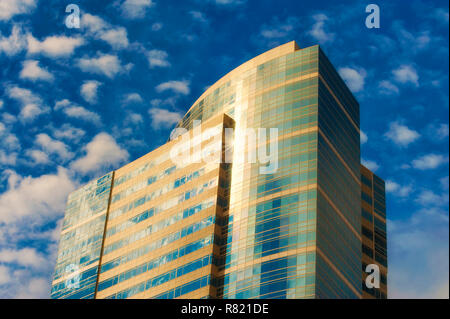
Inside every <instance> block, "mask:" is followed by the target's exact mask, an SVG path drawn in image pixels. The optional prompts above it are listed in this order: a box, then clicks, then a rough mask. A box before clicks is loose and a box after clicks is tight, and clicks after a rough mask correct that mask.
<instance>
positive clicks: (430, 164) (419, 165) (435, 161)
mask: <svg viewBox="0 0 450 319" xmlns="http://www.w3.org/2000/svg"><path fill="white" fill-rule="evenodd" d="M445 163H448V156H444V155H441V154H427V155H423V156H420V157H418V158H416V159H415V160H413V161H412V166H413V167H414V168H416V169H419V170H428V169H435V168H437V167H439V166H441V165H443V164H445Z"/></svg>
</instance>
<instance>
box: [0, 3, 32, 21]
mask: <svg viewBox="0 0 450 319" xmlns="http://www.w3.org/2000/svg"><path fill="white" fill-rule="evenodd" d="M36 2H37V1H36V0H2V1H1V2H0V21H8V20H9V19H11V18H12V17H13V16H15V15H18V14H28V13H31V12H32V11H33V10H34V9H35V8H36Z"/></svg>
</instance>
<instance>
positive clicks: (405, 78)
mask: <svg viewBox="0 0 450 319" xmlns="http://www.w3.org/2000/svg"><path fill="white" fill-rule="evenodd" d="M392 74H393V75H394V79H395V80H396V81H397V82H399V83H402V84H407V83H411V84H414V85H415V86H419V75H418V74H417V71H416V69H415V68H414V66H412V65H401V66H400V67H399V68H398V69H395V70H393V71H392Z"/></svg>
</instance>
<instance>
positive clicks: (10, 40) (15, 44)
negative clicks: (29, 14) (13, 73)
mask: <svg viewBox="0 0 450 319" xmlns="http://www.w3.org/2000/svg"><path fill="white" fill-rule="evenodd" d="M0 11H1V10H0ZM26 47H27V40H26V36H25V35H24V34H23V32H22V29H21V28H20V27H19V26H17V25H14V26H13V27H12V30H11V34H10V35H9V37H6V36H3V35H2V34H0V54H1V53H2V52H3V53H5V54H6V55H7V56H13V55H15V54H17V53H19V52H21V51H23V50H24V49H25V48H26Z"/></svg>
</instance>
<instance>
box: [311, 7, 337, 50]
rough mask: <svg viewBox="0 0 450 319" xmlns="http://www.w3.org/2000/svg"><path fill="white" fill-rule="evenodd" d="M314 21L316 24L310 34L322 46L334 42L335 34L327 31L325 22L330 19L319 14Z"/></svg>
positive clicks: (314, 17)
mask: <svg viewBox="0 0 450 319" xmlns="http://www.w3.org/2000/svg"><path fill="white" fill-rule="evenodd" d="M312 19H313V21H314V24H313V26H312V28H311V30H309V31H308V34H309V35H310V36H311V37H313V38H314V39H316V40H317V41H318V42H319V43H320V44H324V43H327V42H332V41H333V40H334V33H331V32H327V31H326V30H325V22H326V21H327V20H328V17H327V16H326V15H325V14H323V13H319V14H316V15H314V16H313V17H312Z"/></svg>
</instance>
